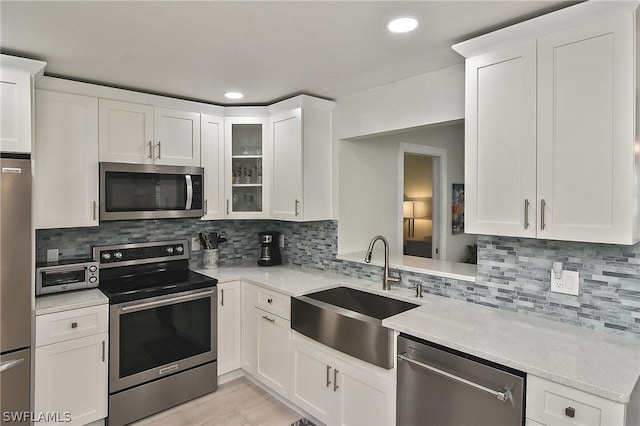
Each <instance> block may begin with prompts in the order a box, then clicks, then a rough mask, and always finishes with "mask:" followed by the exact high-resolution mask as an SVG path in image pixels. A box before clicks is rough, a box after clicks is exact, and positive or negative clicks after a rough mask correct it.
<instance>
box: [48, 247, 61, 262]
mask: <svg viewBox="0 0 640 426" xmlns="http://www.w3.org/2000/svg"><path fill="white" fill-rule="evenodd" d="M59 256H60V253H59V252H58V249H49V250H47V262H57V261H58V258H59Z"/></svg>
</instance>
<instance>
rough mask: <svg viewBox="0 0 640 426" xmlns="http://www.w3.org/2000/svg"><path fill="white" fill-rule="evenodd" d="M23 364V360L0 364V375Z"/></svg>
mask: <svg viewBox="0 0 640 426" xmlns="http://www.w3.org/2000/svg"><path fill="white" fill-rule="evenodd" d="M23 363H24V358H19V359H14V360H11V361H7V362H3V363H2V364H0V373H2V372H3V371H8V370H11V369H12V368H16V367H17V366H19V365H22V364H23Z"/></svg>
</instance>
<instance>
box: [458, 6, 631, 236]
mask: <svg viewBox="0 0 640 426" xmlns="http://www.w3.org/2000/svg"><path fill="white" fill-rule="evenodd" d="M636 7H637V3H635V2H619V3H615V4H613V3H611V2H585V3H581V4H579V5H576V6H572V7H569V8H566V9H562V10H560V11H558V12H554V13H552V14H549V15H545V16H542V17H539V18H536V19H533V20H531V21H527V22H524V23H522V24H518V25H514V26H512V27H508V28H505V29H503V30H499V31H496V32H494V33H490V34H487V35H485V36H481V37H478V38H477V39H473V40H469V41H468V42H464V43H460V44H458V45H455V46H454V49H456V50H457V51H458V52H460V53H461V54H463V55H465V56H466V57H467V58H468V59H467V62H466V64H467V70H466V112H465V116H466V125H465V127H466V130H465V137H466V141H465V147H466V148H465V183H466V191H465V192H466V194H465V198H466V203H465V217H466V218H465V220H466V224H465V230H466V231H467V232H470V233H480V234H488V235H507V236H518V237H535V238H544V239H555V240H567V241H589V242H599V243H614V244H634V243H635V242H637V241H638V240H640V236H639V233H638V219H639V216H638V214H639V213H638V210H639V209H638V202H639V199H640V195H639V194H638V183H637V176H638V171H639V170H640V154H639V153H638V152H637V151H640V150H638V149H637V144H636V127H637V123H638V121H639V120H638V116H637V114H638V109H636V105H635V103H636V100H635V93H636V82H637V81H638V78H637V75H636V72H637V71H636V69H635V64H634V58H635V53H636V52H635V50H634V49H635V44H634V40H635V37H636V32H635V31H636V30H635V9H636Z"/></svg>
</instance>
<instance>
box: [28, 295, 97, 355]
mask: <svg viewBox="0 0 640 426" xmlns="http://www.w3.org/2000/svg"><path fill="white" fill-rule="evenodd" d="M107 331H109V305H100V306H91V307H88V308H80V309H71V310H68V311H63V312H56V313H53V314H47V315H40V316H37V317H36V346H43V345H49V344H51V343H58V342H63V341H65V340H71V339H77V338H79V337H85V336H91V335H93V334H97V333H102V332H107Z"/></svg>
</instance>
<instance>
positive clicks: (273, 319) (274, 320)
mask: <svg viewBox="0 0 640 426" xmlns="http://www.w3.org/2000/svg"><path fill="white" fill-rule="evenodd" d="M262 318H264V319H266V320H267V321H269V322H273V323H275V322H276V319H275V318H269V317H268V316H266V315H263V316H262Z"/></svg>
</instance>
